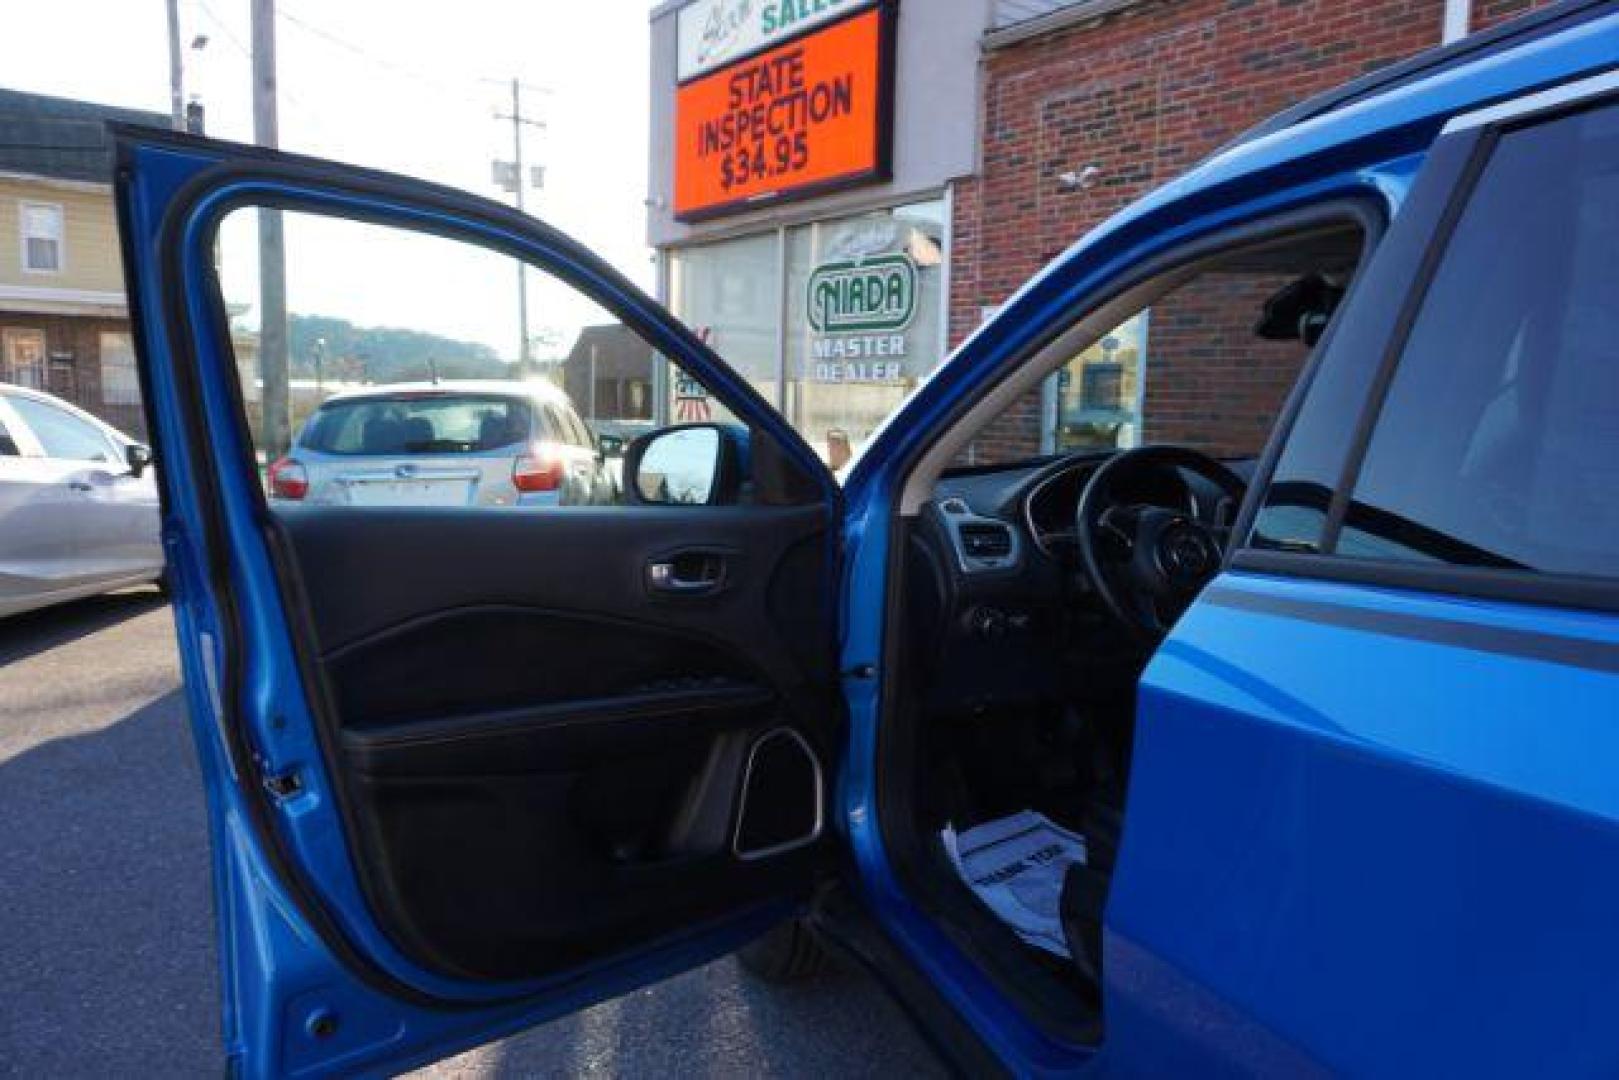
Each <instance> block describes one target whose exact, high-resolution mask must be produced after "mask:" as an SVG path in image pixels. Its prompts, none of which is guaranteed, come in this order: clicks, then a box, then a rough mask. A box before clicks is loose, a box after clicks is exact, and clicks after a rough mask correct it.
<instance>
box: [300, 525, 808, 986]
mask: <svg viewBox="0 0 1619 1080" xmlns="http://www.w3.org/2000/svg"><path fill="white" fill-rule="evenodd" d="M278 521H279V524H280V527H281V530H282V532H283V534H284V536H285V538H286V542H287V548H288V550H289V551H290V552H292V554H293V557H294V558H295V560H296V563H297V566H298V576H299V578H300V580H301V582H302V591H303V593H304V595H305V596H306V597H307V598H308V615H309V620H310V624H311V629H312V631H313V639H314V641H315V642H316V643H317V649H316V656H317V660H318V665H319V667H320V669H321V671H322V673H323V675H324V681H325V683H326V685H327V687H328V688H329V690H330V703H331V708H332V712H333V714H334V717H333V718H334V719H335V721H336V723H337V726H338V728H339V730H340V733H341V734H340V740H339V741H340V746H341V753H342V756H343V759H344V761H345V764H346V766H347V768H346V769H345V770H344V771H345V772H346V773H347V774H348V775H349V776H350V777H351V778H352V783H351V785H350V794H351V797H352V799H353V803H354V811H353V814H352V818H353V821H354V823H355V827H356V833H357V835H358V836H359V837H360V839H361V847H362V850H363V852H364V858H365V860H366V862H367V863H368V864H369V866H370V869H371V874H372V876H373V877H374V878H375V879H376V880H375V881H374V883H373V888H374V896H375V898H376V899H377V900H378V901H379V903H380V904H381V906H383V907H384V908H386V909H387V910H388V911H389V918H388V921H389V922H390V923H391V924H393V925H395V926H396V927H399V928H400V932H399V938H400V942H401V944H402V945H403V946H404V947H405V948H406V950H407V951H408V952H410V953H411V954H413V955H414V956H416V957H417V958H418V959H419V960H420V961H421V962H422V963H423V964H424V965H425V966H428V967H431V968H434V969H436V970H439V971H441V972H443V973H445V974H450V975H455V976H459V977H465V978H480V979H519V978H525V977H534V976H538V975H544V974H547V973H550V972H552V971H554V970H557V969H559V968H565V967H567V966H568V965H570V964H573V963H577V962H579V961H580V960H581V959H582V958H585V957H588V956H590V955H592V954H594V953H599V952H601V951H603V950H604V949H606V948H607V947H608V945H612V946H615V947H620V948H622V947H626V946H629V945H633V944H634V942H635V941H637V940H640V939H643V938H646V937H651V936H656V935H659V934H664V933H668V932H671V931H672V930H674V929H675V928H678V927H679V926H682V925H685V924H688V923H690V922H692V921H694V920H695V921H701V920H702V919H704V918H706V917H712V916H714V915H715V914H717V913H719V912H720V911H722V910H724V909H725V908H727V907H729V906H731V905H734V904H736V903H738V902H740V901H743V900H745V899H746V898H747V897H748V895H749V894H750V892H751V893H753V894H755V895H757V897H758V898H760V899H764V898H767V897H768V896H769V895H771V894H772V893H773V892H779V891H780V888H781V881H782V880H783V877H784V875H789V876H790V875H793V874H801V873H802V868H801V867H800V866H799V865H797V862H801V861H802V860H797V861H795V862H790V863H788V864H786V865H782V866H777V865H773V864H770V863H758V864H749V865H745V866H739V865H738V864H737V861H736V859H735V858H734V853H733V852H732V851H731V833H730V832H729V831H728V830H726V829H715V828H708V829H699V828H693V827H691V825H690V822H692V821H694V820H714V819H719V820H724V821H727V822H728V821H730V820H731V819H732V818H733V817H734V816H735V812H736V807H735V804H736V803H737V802H738V801H739V800H740V799H741V798H742V794H741V793H742V791H743V772H744V769H745V765H746V757H745V755H744V754H742V753H739V752H738V751H739V750H745V749H746V748H747V747H748V746H750V745H752V744H753V743H754V742H756V741H757V740H758V739H759V737H760V736H761V735H762V734H764V733H766V732H768V731H772V730H777V729H782V728H787V729H791V730H793V731H795V732H797V733H798V734H799V735H800V736H802V737H804V738H806V739H807V740H809V741H810V742H811V744H812V746H814V747H815V750H816V754H817V756H818V757H820V758H821V759H823V760H824V758H825V754H826V751H827V749H828V748H827V747H826V745H825V723H824V718H825V717H826V716H827V715H829V713H830V711H831V709H832V702H831V701H830V700H829V698H828V690H829V687H830V686H831V655H830V650H827V651H826V652H825V653H822V654H819V655H816V654H815V653H814V652H813V651H810V652H806V651H805V650H803V649H802V648H801V646H800V645H798V644H797V643H794V642H792V641H790V640H788V639H787V636H786V635H785V634H784V632H783V628H784V627H790V626H793V625H795V623H794V621H793V620H792V619H790V618H788V616H787V613H786V611H785V610H784V609H785V608H787V607H789V606H791V607H795V608H798V609H800V610H799V612H798V617H799V618H802V617H803V615H804V613H803V611H802V605H803V603H805V602H806V601H807V600H808V599H809V596H807V595H806V590H805V589H804V588H803V585H804V583H805V582H806V581H807V580H812V579H809V578H806V576H805V574H804V572H803V569H802V567H803V565H804V563H803V560H804V559H805V558H806V557H809V558H814V557H815V555H816V553H818V552H821V551H823V550H824V545H825V542H826V529H827V521H826V513H825V510H824V509H823V508H821V507H818V506H808V507H775V508H760V509H740V508H733V509H725V508H697V509H683V508H678V507H648V508H641V509H633V508H614V509H588V508H578V509H569V510H566V511H548V512H544V513H524V512H517V513H512V512H505V511H499V510H496V511H491V512H487V513H477V514H474V515H470V516H469V515H468V514H467V513H466V512H464V511H433V510H415V509H412V510H366V511H364V512H361V513H354V512H347V513H340V514H333V513H330V512H325V511H302V510H300V511H293V512H287V513H283V514H281V515H279V517H278ZM449 536H453V537H454V539H455V544H456V550H455V555H454V558H453V560H452V561H451V562H449V563H446V561H445V559H444V556H443V553H442V550H441V548H442V545H443V542H444V539H445V538H446V537H449ZM676 538H678V540H677V539H676ZM672 548H673V549H680V550H685V549H697V550H703V551H714V552H721V553H723V557H724V559H725V583H724V586H723V588H722V589H721V590H720V591H718V592H716V593H712V594H706V595H701V596H676V597H668V598H663V597H660V596H658V595H657V594H655V593H651V592H649V589H648V584H647V568H648V567H649V566H650V565H651V564H652V563H654V562H656V561H658V560H659V559H661V558H664V557H666V555H667V553H668V552H669V551H670V550H671V549H672ZM362 560H363V561H364V563H365V565H366V567H367V572H366V573H365V574H364V575H362V576H360V577H359V578H357V579H356V577H355V575H354V574H353V573H352V567H354V566H355V565H357V564H359V563H360V562H361V561H362ZM425 566H432V567H435V569H434V570H433V571H432V572H428V573H423V572H422V568H423V567H425ZM405 583H408V584H405ZM811 618H812V619H813V618H814V616H811ZM806 661H809V662H808V663H806ZM816 661H818V662H816ZM801 795H802V793H801V792H794V791H793V790H792V789H776V790H771V789H769V788H761V789H760V790H757V791H753V792H751V793H750V794H749V796H748V797H749V798H750V800H752V805H751V806H750V808H749V815H748V816H749V817H753V816H755V815H759V816H762V817H768V816H770V815H771V814H772V810H773V807H772V802H773V800H776V799H778V798H781V797H785V798H786V799H787V800H788V801H789V802H792V801H794V800H795V799H798V798H801ZM708 804H712V805H708ZM778 812H779V811H778ZM560 867H565V868H566V869H565V870H563V871H561V872H559V869H558V868H560ZM644 890H654V891H656V892H658V893H659V894H660V895H661V896H663V897H664V901H663V902H662V903H660V904H658V905H653V906H651V908H650V910H642V911H640V913H639V914H635V912H636V909H647V908H648V907H649V906H648V905H647V903H646V899H645V892H644ZM617 898H622V902H620V900H619V899H617ZM469 910H475V911H477V912H478V913H479V914H478V916H477V917H476V918H468V917H467V912H468V911H469ZM626 912H629V913H630V914H632V915H635V917H634V918H629V917H627V915H626Z"/></svg>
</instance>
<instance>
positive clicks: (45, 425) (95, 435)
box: [11, 397, 114, 461]
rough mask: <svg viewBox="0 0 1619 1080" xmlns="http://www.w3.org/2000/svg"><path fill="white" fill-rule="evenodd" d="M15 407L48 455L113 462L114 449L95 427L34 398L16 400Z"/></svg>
mask: <svg viewBox="0 0 1619 1080" xmlns="http://www.w3.org/2000/svg"><path fill="white" fill-rule="evenodd" d="M11 407H12V408H13V409H16V410H17V415H19V416H21V417H22V419H23V423H25V424H27V425H28V426H29V428H31V429H32V430H33V432H34V437H35V438H37V439H38V440H39V442H40V445H41V446H43V447H44V448H45V456H46V457H53V458H65V459H67V460H69V461H112V460H113V458H114V454H113V446H112V443H111V442H110V441H108V439H107V436H105V435H104V434H102V433H101V430H100V429H99V428H97V427H96V426H95V425H94V424H90V423H88V422H86V421H84V420H80V419H79V418H78V417H77V416H74V415H72V414H71V413H68V412H66V411H64V410H62V409H58V408H57V407H56V406H54V405H47V404H46V403H45V402H43V401H35V400H34V399H33V398H26V397H14V398H12V399H11Z"/></svg>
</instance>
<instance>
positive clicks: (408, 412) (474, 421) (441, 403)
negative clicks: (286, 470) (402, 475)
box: [299, 391, 529, 457]
mask: <svg viewBox="0 0 1619 1080" xmlns="http://www.w3.org/2000/svg"><path fill="white" fill-rule="evenodd" d="M528 437H529V422H528V409H527V408H526V407H525V403H524V402H523V401H522V400H520V399H516V398H509V397H496V396H472V395H464V394H437V393H433V392H431V391H425V392H411V393H404V394H390V395H386V396H378V397H368V398H362V399H359V400H342V399H340V400H337V401H328V402H327V403H326V404H325V405H323V406H322V407H321V408H320V410H319V411H318V412H317V413H316V414H315V416H314V417H313V418H312V419H311V420H310V422H309V426H308V427H307V428H305V430H304V433H303V436H302V438H301V439H300V441H299V445H300V446H302V447H303V448H304V449H306V450H314V451H316V452H318V453H322V454H360V455H366V454H371V455H379V456H386V457H399V456H408V455H412V454H461V453H482V452H485V451H489V450H497V449H500V448H502V447H508V446H513V445H515V444H518V443H522V442H524V441H525V440H527V439H528Z"/></svg>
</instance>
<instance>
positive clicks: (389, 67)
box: [277, 6, 506, 105]
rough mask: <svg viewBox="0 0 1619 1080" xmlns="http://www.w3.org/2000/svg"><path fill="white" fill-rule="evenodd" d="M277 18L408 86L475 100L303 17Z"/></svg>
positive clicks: (464, 89)
mask: <svg viewBox="0 0 1619 1080" xmlns="http://www.w3.org/2000/svg"><path fill="white" fill-rule="evenodd" d="M277 14H278V15H279V16H280V17H281V18H282V19H284V20H285V21H287V22H289V23H291V24H292V25H293V26H295V27H297V28H298V29H300V30H302V31H303V32H304V33H306V34H309V35H311V36H313V37H317V38H320V39H321V40H322V41H325V42H326V43H327V44H329V45H334V46H336V47H337V48H339V49H342V50H344V51H345V52H348V53H351V54H353V55H354V56H357V57H359V58H360V59H362V60H364V61H366V62H367V63H370V64H373V65H375V66H376V67H378V68H381V69H382V70H384V71H388V72H391V73H392V74H394V75H396V76H398V77H400V78H402V79H408V80H410V81H411V82H416V83H421V84H423V85H425V86H430V87H432V88H434V89H435V90H440V91H443V92H445V93H450V94H455V95H456V96H458V97H462V98H466V99H468V100H473V99H474V95H473V94H472V93H471V91H470V88H469V87H468V86H466V85H462V86H459V87H458V86H456V85H454V84H452V83H449V82H446V81H445V80H443V79H441V78H439V77H438V76H436V75H431V74H429V73H427V72H425V71H423V70H421V69H420V68H415V67H411V66H410V65H408V64H401V63H399V62H398V61H397V60H391V59H389V58H388V57H386V56H379V55H377V54H376V53H374V52H372V51H371V50H370V49H367V48H366V47H365V46H363V45H357V44H355V43H354V42H352V41H350V40H349V39H348V38H345V37H343V36H342V35H340V34H334V33H332V32H331V31H330V30H327V29H325V28H324V27H321V26H317V25H315V24H314V23H313V22H310V21H309V20H308V19H306V18H303V17H302V16H299V15H294V14H293V13H292V12H290V11H288V10H287V9H286V7H285V6H283V7H282V8H281V9H280V10H279V11H278V12H277ZM472 81H479V82H482V81H490V80H481V79H480V80H472V79H468V80H467V82H472ZM492 81H498V82H501V83H504V82H505V81H506V80H504V79H501V80H492ZM480 104H485V105H486V104H487V102H484V101H480Z"/></svg>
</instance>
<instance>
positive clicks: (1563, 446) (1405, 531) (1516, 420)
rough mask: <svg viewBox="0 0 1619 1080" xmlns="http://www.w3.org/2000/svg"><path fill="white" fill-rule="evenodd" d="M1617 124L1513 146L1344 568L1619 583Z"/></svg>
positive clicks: (1613, 119) (1419, 360)
mask: <svg viewBox="0 0 1619 1080" xmlns="http://www.w3.org/2000/svg"><path fill="white" fill-rule="evenodd" d="M1616 301H1619V110H1616V109H1612V108H1608V109H1603V110H1600V111H1593V112H1587V113H1583V114H1579V115H1576V116H1573V117H1569V118H1565V119H1562V120H1558V121H1554V122H1549V123H1544V124H1541V125H1538V126H1536V127H1533V128H1528V129H1524V130H1521V131H1518V132H1515V133H1510V134H1507V135H1506V136H1504V137H1503V138H1502V140H1501V141H1500V143H1499V145H1498V146H1497V148H1496V150H1495V152H1494V154H1493V155H1492V158H1491V160H1490V162H1489V163H1488V166H1487V168H1486V171H1485V173H1484V174H1483V176H1482V177H1481V179H1480V181H1479V184H1478V186H1477V188H1476V189H1475V191H1474V194H1473V196H1472V198H1471V200H1470V202H1469V204H1468V206H1467V209H1466V210H1465V212H1464V214H1463V216H1462V218H1461V220H1460V222H1459V223H1458V226H1457V230H1456V232H1455V234H1454V235H1453V237H1452V238H1451V241H1450V243H1449V246H1448V247H1447V249H1446V251H1445V257H1444V260H1443V263H1442V265H1441V268H1440V270H1439V272H1438V273H1437V275H1436V277H1435V278H1434V281H1433V283H1432V285H1431V287H1430V289H1429V292H1428V295H1427V297H1426V299H1425V301H1424V303H1423V307H1422V310H1421V312H1420V314H1419V315H1418V318H1417V321H1416V323H1415V325H1414V326H1413V329H1412V333H1411V337H1410V339H1409V341H1408V342H1407V345H1406V348H1405V351H1404V355H1403V356H1402V357H1401V360H1400V364H1399V367H1398V369H1397V372H1396V374H1395V377H1394V381H1393V383H1392V385H1391V387H1390V391H1389V397H1388V399H1387V401H1386V403H1385V405H1384V408H1383V412H1382V414H1381V417H1380V418H1379V420H1378V423H1377V426H1376V428H1375V430H1374V432H1373V436H1372V440H1371V443H1370V445H1369V447H1368V450H1367V456H1366V459H1365V461H1364V463H1363V465H1362V469H1361V473H1360V478H1359V481H1358V483H1357V485H1356V487H1355V491H1354V497H1353V500H1352V503H1351V507H1350V511H1349V516H1348V517H1347V518H1346V520H1345V522H1344V528H1343V532H1342V535H1341V537H1340V539H1339V542H1338V552H1339V553H1340V554H1344V555H1352V556H1363V557H1374V558H1383V559H1397V560H1401V561H1438V562H1445V563H1452V564H1464V565H1474V566H1497V567H1513V568H1522V569H1533V570H1544V571H1555V572H1563V573H1574V574H1601V575H1610V576H1611V575H1619V499H1615V498H1614V492H1615V491H1616V490H1619V302H1616Z"/></svg>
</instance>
